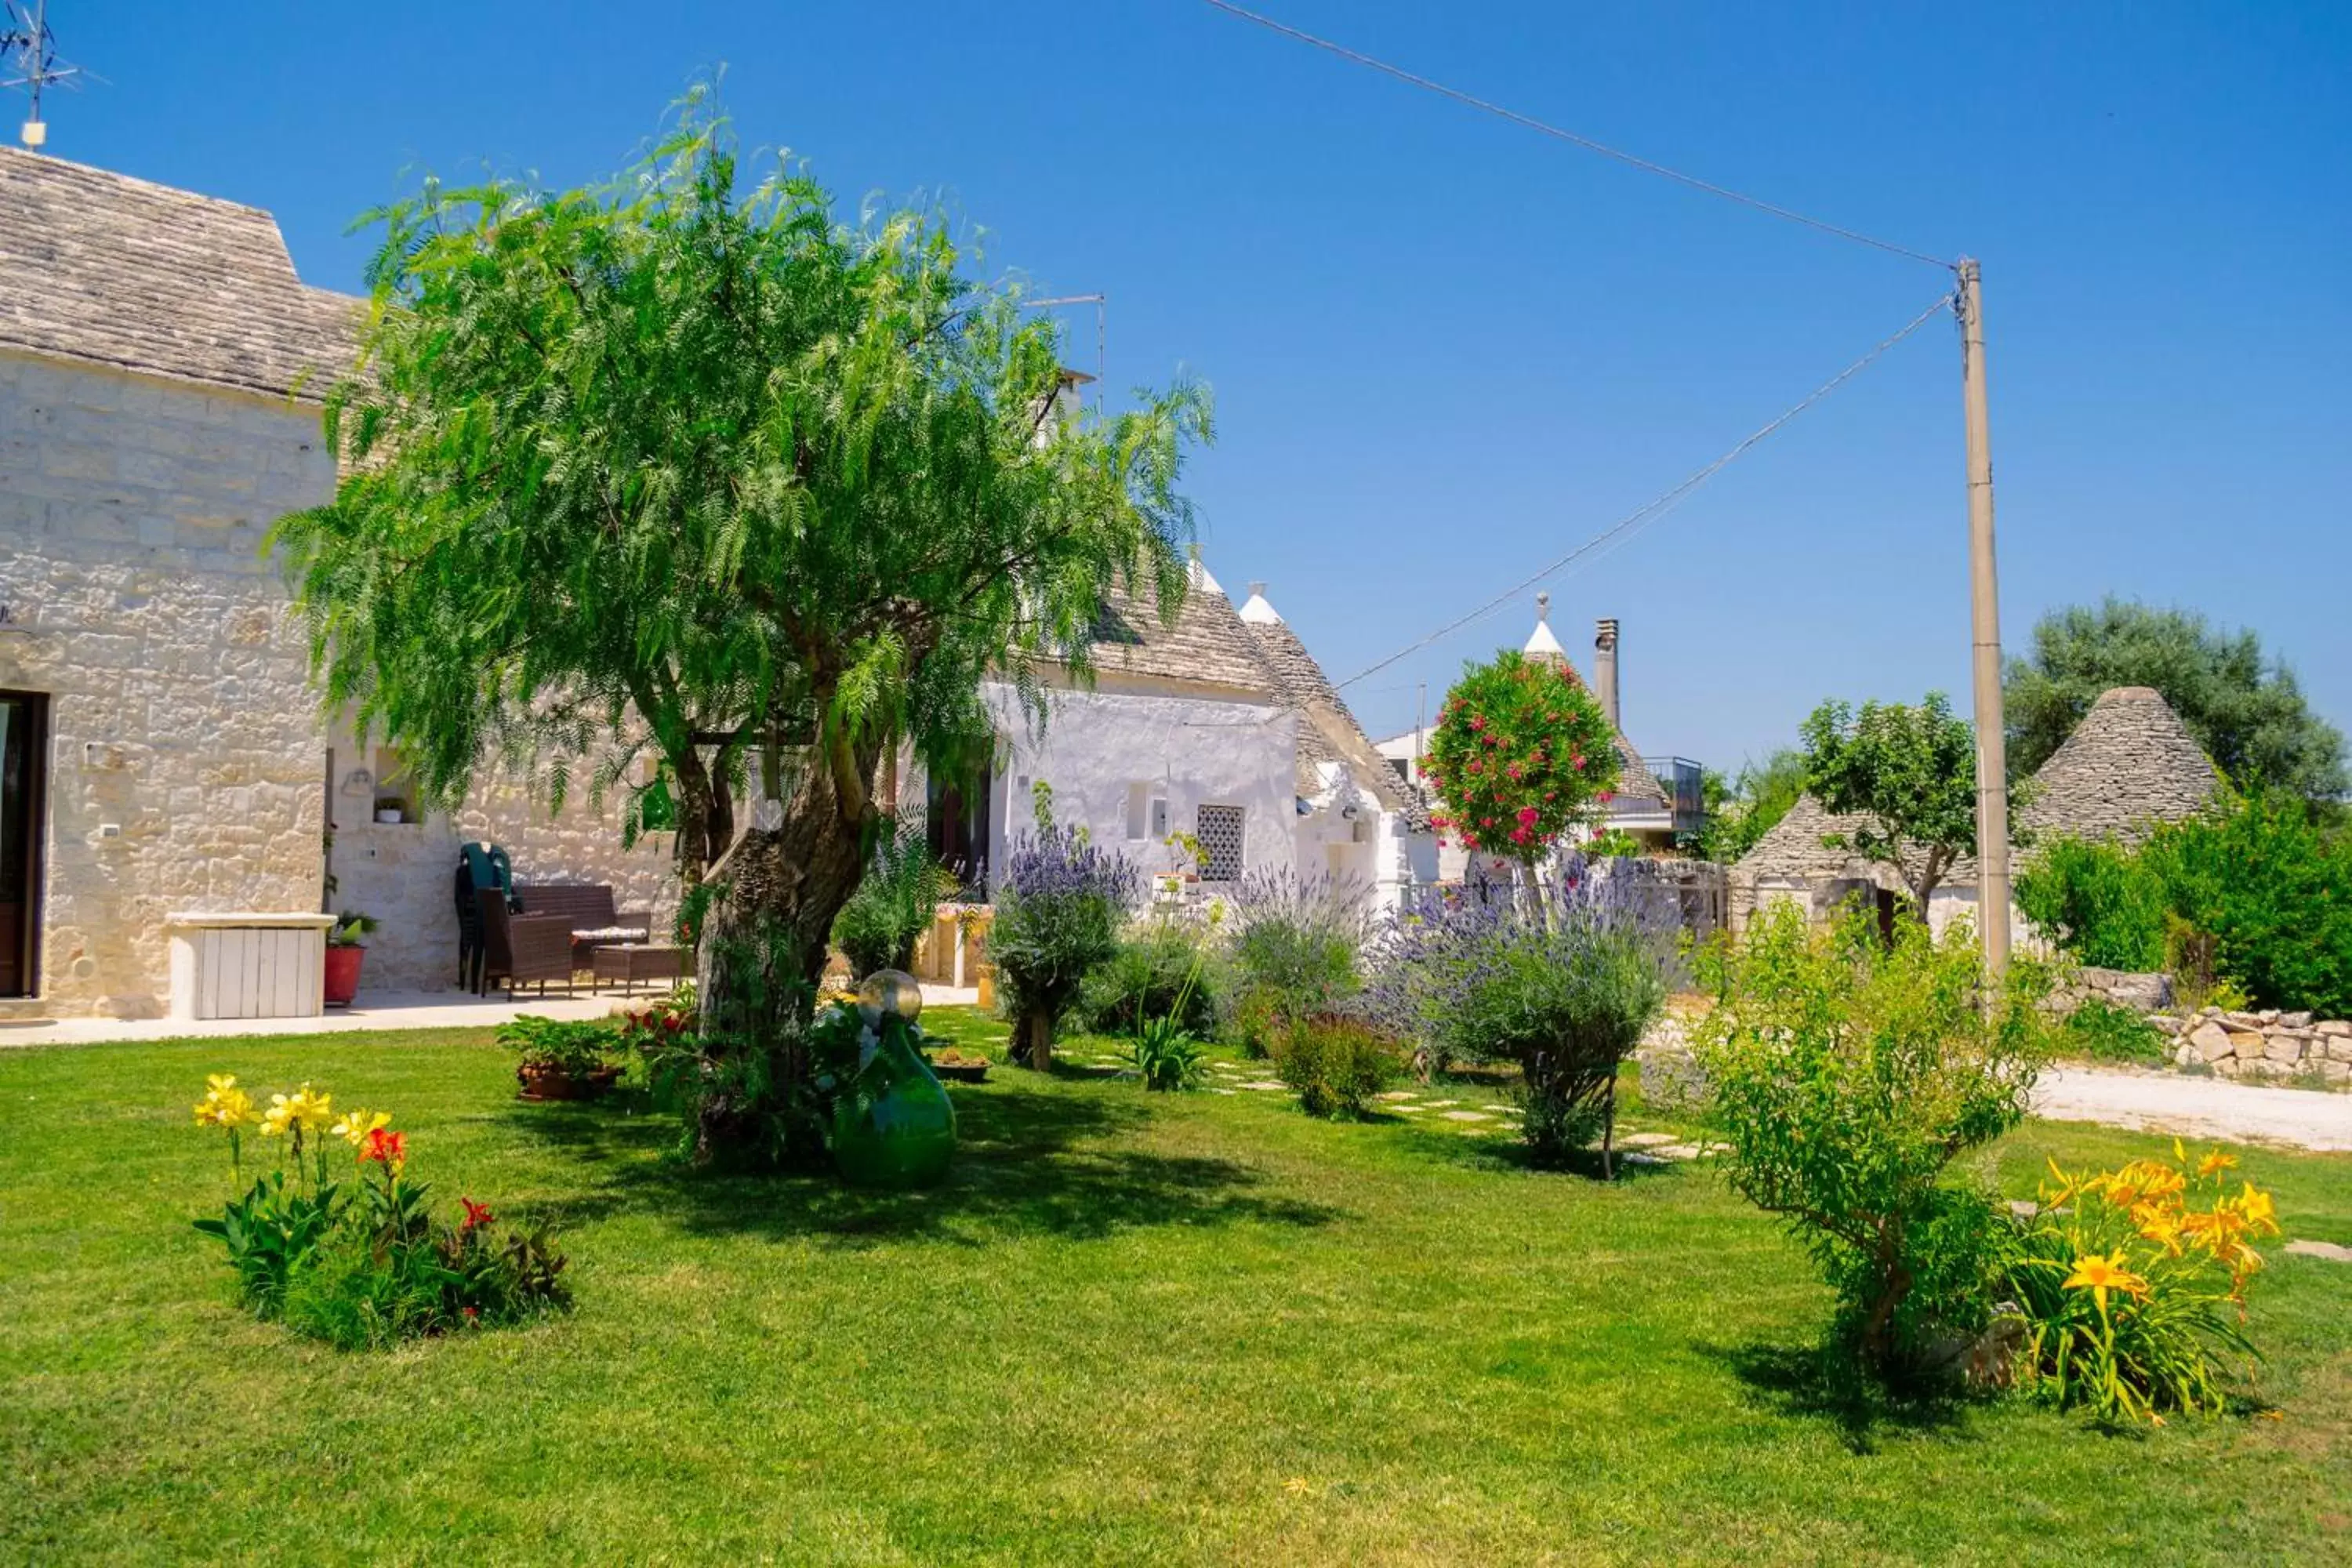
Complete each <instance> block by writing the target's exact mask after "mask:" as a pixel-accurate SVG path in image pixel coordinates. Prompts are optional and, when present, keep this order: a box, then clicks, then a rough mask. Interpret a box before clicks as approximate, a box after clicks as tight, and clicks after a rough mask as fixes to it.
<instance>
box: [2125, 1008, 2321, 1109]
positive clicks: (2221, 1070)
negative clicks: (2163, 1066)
mask: <svg viewBox="0 0 2352 1568" xmlns="http://www.w3.org/2000/svg"><path fill="white" fill-rule="evenodd" d="M2148 1022H2149V1023H2151V1024H2153V1025H2155V1026H2157V1027H2158V1028H2159V1029H2161V1030H2163V1031H2164V1032H2165V1033H2166V1034H2167V1035H2168V1036H2170V1037H2172V1041H2173V1048H2172V1063H2173V1065H2174V1066H2175V1067H2179V1068H2196V1067H2199V1066H2202V1067H2204V1068H2207V1069H2208V1070H2210V1071H2211V1072H2213V1073H2214V1074H2216V1075H2218V1076H2219V1077H2221V1078H2229V1079H2244V1080H2246V1081H2248V1082H2253V1083H2278V1082H2284V1081H2289V1080H2296V1081H2303V1082H2316V1083H2319V1084H2322V1085H2325V1086H2326V1087H2327V1088H2329V1089H2347V1088H2352V1023H2347V1022H2346V1021H2344V1020H2341V1019H2333V1018H2330V1019H2318V1020H2315V1019H2314V1018H2313V1017H2312V1016H2311V1015H2310V1014H2308V1013H2282V1012H2278V1011H2276V1010H2275V1009H2265V1010H2263V1011H2262V1012H2259V1013H2230V1012H2224V1011H2222V1010H2221V1008H2219V1007H2205V1008H2200V1010H2198V1011H2197V1012H2195V1013H2191V1014H2189V1015H2188V1016H2185V1017H2176V1016H2172V1015H2169V1014H2163V1013H2159V1014H2155V1015H2152V1016H2150V1017H2149V1018H2148Z"/></svg>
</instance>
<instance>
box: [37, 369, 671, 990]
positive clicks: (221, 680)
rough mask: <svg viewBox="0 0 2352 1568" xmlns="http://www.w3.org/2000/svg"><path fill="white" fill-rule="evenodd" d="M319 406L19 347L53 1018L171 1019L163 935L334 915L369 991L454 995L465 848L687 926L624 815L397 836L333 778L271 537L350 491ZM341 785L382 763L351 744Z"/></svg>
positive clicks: (659, 858)
mask: <svg viewBox="0 0 2352 1568" xmlns="http://www.w3.org/2000/svg"><path fill="white" fill-rule="evenodd" d="M334 481H335V471H334V464H333V461H332V460H331V458H330V457H329V456H328V454H327V453H326V452H325V451H324V450H323V448H322V447H321V442H320V432H319V415H318V411H317V410H316V409H315V408H311V407H307V406H303V405H289V404H288V403H286V402H285V401H284V400H283V399H278V398H268V397H262V396H258V395H246V394H242V393H236V392H228V391H216V390H213V389H210V388H206V387H203V386H198V385H194V384H189V383H184V382H176V381H168V380H163V379H159V378H153V377H143V376H136V375H131V374H123V373H121V372H115V371H109V370H102V369H99V368H96V367H84V366H79V365H76V364H72V363H66V362H62V361H58V360H52V359H45V358H37V357H32V356H26V355H21V354H16V353H6V352H0V605H5V607H6V616H5V620H0V688H5V689H10V690H23V691H33V692H40V693H46V694H47V697H48V699H49V731H50V745H49V750H48V757H47V761H48V784H49V788H48V812H47V831H46V834H45V837H44V840H43V859H44V867H43V899H42V909H41V932H42V938H41V955H40V966H39V990H40V1004H41V1007H42V1010H43V1011H45V1012H48V1013H52V1014H56V1015H58V1016H77V1015H89V1014H100V1015H113V1016H124V1017H155V1016H162V1015H163V1013H164V1012H165V1011H166V1009H167V1006H168V1003H169V1000H170V969H169V956H168V954H169V950H168V945H167V943H166V941H165V938H164V934H163V921H164V917H165V916H166V915H167V914H169V913H172V912H173V911H176V910H189V909H193V910H211V911H228V910H274V911H299V910H317V909H319V908H320V907H321V904H322V894H323V890H324V878H325V875H326V871H327V864H326V858H325V852H324V847H323V840H322V829H324V828H325V827H326V826H327V825H328V823H329V821H330V817H331V819H332V821H333V823H334V826H335V835H336V837H335V845H334V850H333V856H334V872H335V875H336V878H337V879H338V882H339V884H340V885H339V886H338V888H337V889H336V891H335V894H334V896H333V897H332V899H331V900H326V902H327V903H328V905H329V907H331V908H333V909H338V910H342V909H352V910H365V911H366V912H368V913H370V914H373V915H376V916H378V917H379V918H380V919H382V920H383V921H384V928H383V931H381V932H380V933H379V934H378V935H377V936H376V937H375V938H373V940H372V942H371V943H370V952H369V956H368V960H367V966H366V971H365V974H364V977H363V980H362V987H363V992H364V991H365V990H383V989H410V988H438V987H443V986H447V985H451V984H455V983H456V980H457V914H456V906H455V904H454V902H453V900H452V899H451V892H450V885H451V878H452V874H453V872H454V870H455V868H456V863H457V847H458V846H459V845H460V844H462V843H464V842H466V841H467V840H470V839H479V840H482V841H485V842H499V843H503V844H505V845H506V846H507V847H508V849H509V851H510V852H511V853H512V855H513V857H514V863H515V869H516V872H517V874H518V875H519V876H520V877H521V878H522V879H526V880H534V879H535V880H541V881H555V880H567V881H599V882H611V883H613V884H614V896H615V898H616V899H617V900H618V901H619V902H620V904H621V905H622V906H623V907H625V908H638V909H652V910H656V911H657V914H658V915H659V917H660V918H661V919H663V920H664V921H667V916H668V914H669V912H670V911H671V910H674V908H675V906H676V894H675V883H674V879H673V877H672V875H671V871H670V859H669V849H670V845H669V838H668V836H667V835H659V836H656V837H651V838H649V839H647V840H646V841H645V842H643V843H641V844H640V845H639V846H638V847H637V848H636V849H635V850H634V851H632V852H629V853H627V854H624V853H623V852H622V850H621V848H620V834H619V828H618V824H617V814H616V813H614V812H613V811H610V810H607V811H605V812H602V813H595V812H590V811H589V810H587V809H586V807H585V805H584V803H582V804H579V805H574V806H572V807H571V808H570V809H568V810H567V811H566V812H565V814H564V815H563V816H562V818H560V819H556V820H550V819H549V818H548V816H547V815H546V813H545V812H544V810H543V809H541V808H540V807H538V806H536V805H534V804H533V803H532V801H531V799H530V796H529V795H527V794H526V793H525V792H524V791H523V790H521V789H520V788H519V787H514V786H501V785H498V784H491V785H489V786H488V787H486V788H485V790H484V791H483V792H482V794H481V795H480V797H479V799H478V801H476V802H474V803H469V804H468V805H467V807H466V808H465V809H464V810H462V811H460V812H459V813H458V814H457V817H456V818H455V819H454V820H447V819H438V818H436V819H435V820H433V821H430V822H426V823H422V824H415V823H404V824H400V825H397V826H391V825H383V826H380V825H378V824H376V823H375V822H374V821H373V810H374V805H375V801H374V798H373V790H372V789H369V788H366V787H364V786H362V789H361V791H360V792H359V793H358V794H356V795H350V796H348V797H346V795H344V794H343V793H341V790H340V789H339V788H338V787H337V784H338V783H339V782H340V781H339V780H338V781H337V782H336V783H331V780H330V776H329V757H330V751H329V746H330V737H329V733H328V727H327V726H326V725H325V724H324V723H323V722H322V721H321V720H320V715H319V710H318V700H317V696H316V694H315V693H314V692H313V691H312V690H311V689H310V684H309V679H308V669H309V666H308V656H307V651H306V648H305V645H304V639H303V637H302V635H301V632H300V628H299V626H297V625H296V624H295V623H294V621H293V618H292V616H291V615H290V614H289V608H288V604H287V595H286V591H285V587H284V585H283V583H282V581H281V580H280V578H279V576H278V571H277V568H276V566H275V565H274V564H273V563H271V562H269V561H268V560H267V559H265V558H264V556H263V554H262V542H263V539H264V537H265V536H266V534H267V532H268V529H269V526H270V524H271V523H273V522H275V521H277V519H278V518H279V517H280V516H282V515H283V514H285V513H286V512H289V511H292V510H298V509H299V508H302V507H306V506H312V505H316V504H318V503H319V502H320V501H321V500H325V499H326V498H327V497H328V496H330V495H331V493H332V492H333V488H334ZM335 756H336V765H335V773H337V774H338V775H347V774H348V773H349V772H350V771H351V770H352V768H353V767H354V766H365V765H367V764H366V763H364V761H363V760H362V759H361V758H360V757H359V756H358V755H357V752H356V748H354V747H352V746H351V744H350V742H348V740H345V741H342V742H341V743H340V744H339V745H338V746H337V747H336V752H335ZM330 801H332V802H333V807H334V809H333V811H332V813H330V811H329V809H328V804H329V802H330Z"/></svg>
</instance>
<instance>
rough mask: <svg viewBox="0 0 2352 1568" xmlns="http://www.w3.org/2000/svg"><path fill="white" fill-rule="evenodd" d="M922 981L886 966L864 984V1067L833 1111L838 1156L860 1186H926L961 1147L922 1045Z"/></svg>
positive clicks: (860, 1052) (847, 1176)
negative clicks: (918, 1020) (919, 1042)
mask: <svg viewBox="0 0 2352 1568" xmlns="http://www.w3.org/2000/svg"><path fill="white" fill-rule="evenodd" d="M922 1010H923V992H922V987H921V986H920V985H919V984H917V983H916V981H915V977H914V976H913V975H911V974H903V973H899V972H898V971H897V970H895V969H885V970H882V971H880V972H878V973H875V974H872V975H869V976H867V977H866V983H865V984H863V985H861V986H859V987H858V995H857V1011H858V1016H859V1023H860V1027H859V1030H858V1042H857V1045H858V1049H857V1058H858V1065H857V1070H856V1072H855V1073H854V1074H852V1075H851V1077H850V1079H849V1081H848V1083H846V1084H845V1085H844V1086H843V1089H842V1093H841V1098H840V1100H838V1101H837V1102H836V1103H835V1106H834V1111H833V1159H834V1163H835V1165H837V1166H839V1167H840V1170H841V1174H842V1177H843V1179H844V1180H845V1181H847V1182H848V1183H850V1184H852V1185H854V1186H860V1187H920V1186H927V1185H929V1184H931V1183H933V1182H936V1181H938V1180H939V1179H940V1177H941V1176H942V1175H944V1174H946V1173H947V1168H948V1162H949V1161H950V1159H952V1158H953V1157H954V1155H955V1142H956V1119H955V1106H954V1105H953V1103H951V1102H950V1100H949V1099H948V1091H947V1090H946V1089H944V1088H942V1087H940V1080H939V1079H937V1078H936V1077H934V1076H933V1075H932V1073H931V1069H930V1065H929V1063H927V1062H925V1061H924V1060H923V1058H922V1053H921V1052H919V1051H918V1050H917V1049H916V1048H915V1040H916V1037H917V1036H916V1029H915V1019H916V1017H917V1016H919V1014H920V1013H921V1012H922Z"/></svg>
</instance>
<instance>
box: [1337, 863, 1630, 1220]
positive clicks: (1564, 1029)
mask: <svg viewBox="0 0 2352 1568" xmlns="http://www.w3.org/2000/svg"><path fill="white" fill-rule="evenodd" d="M1523 894H1524V896H1521V897H1517V898H1501V897H1496V898H1493V899H1480V898H1477V897H1475V896H1465V895H1462V894H1458V893H1454V894H1446V893H1439V894H1434V895H1432V896H1431V897H1430V898H1428V899H1426V900H1423V902H1422V903H1421V905H1420V906H1419V907H1417V908H1414V909H1412V910H1404V911H1402V912H1401V913H1400V914H1399V915H1398V916H1397V917H1396V918H1395V919H1394V921H1392V923H1391V928H1390V930H1389V931H1388V932H1387V933H1386V934H1385V937H1384V940H1383V941H1382V942H1381V948H1380V968H1379V971H1378V973H1377V974H1376V976H1375V978H1374V981H1373V984H1372V986H1371V991H1370V1008H1371V1011H1372V1012H1373V1013H1374V1015H1375V1016H1378V1017H1379V1018H1380V1019H1381V1022H1382V1023H1383V1024H1384V1025H1385V1026H1388V1027H1389V1028H1390V1029H1391V1031H1393V1032H1394V1033H1395V1034H1397V1035H1399V1036H1401V1037H1404V1038H1407V1039H1412V1040H1417V1041H1419V1042H1421V1043H1422V1044H1423V1047H1424V1050H1425V1051H1426V1053H1427V1058H1428V1059H1433V1060H1463V1061H1476V1062H1509V1063H1511V1064H1513V1065H1515V1066H1517V1068H1519V1072H1520V1083H1521V1097H1522V1100H1523V1101H1524V1103H1525V1106H1526V1116H1525V1119H1524V1121H1522V1123H1521V1131H1522V1136H1523V1137H1524V1138H1525V1139H1526V1141H1527V1144H1528V1152H1529V1153H1530V1154H1531V1155H1532V1156H1533V1157H1534V1158H1535V1160H1536V1161H1537V1162H1538V1163H1541V1164H1547V1165H1559V1164H1563V1163H1567V1162H1568V1161H1569V1160H1570V1159H1571V1158H1572V1157H1573V1156H1575V1155H1576V1154H1578V1153H1580V1152H1581V1151H1582V1150H1583V1149H1584V1148H1585V1146H1586V1145H1587V1144H1589V1143H1590V1142H1592V1141H1593V1140H1594V1139H1595V1138H1596V1137H1597V1138H1598V1139H1599V1140H1600V1142H1601V1174H1602V1175H1603V1176H1604V1177H1606V1176H1611V1175H1613V1174H1614V1169H1613V1164H1612V1141H1613V1137H1614V1131H1615V1124H1616V1109H1617V1071H1618V1068H1620V1067H1621V1066H1622V1064H1623V1062H1624V1060H1625V1058H1626V1057H1627V1056H1629V1055H1631V1054H1632V1053H1633V1048H1634V1047H1636V1046H1638V1045H1640V1044H1641V1041H1642V1036H1643V1032H1644V1031H1645V1030H1647V1029H1648V1027H1649V1026H1650V1025H1651V1023H1652V1022H1653V1021H1654V1019H1655V1018H1656V1017H1657V1016H1658V1011H1659V1009H1660V1008H1662V1007H1663V1006H1664V1005H1665V999H1666V989H1667V973H1668V970H1669V968H1670V966H1671V964H1672V962H1673V954H1674V938H1673V933H1672V932H1671V931H1668V930H1666V929H1664V928H1663V927H1662V926H1660V925H1659V924H1657V923H1656V922H1655V921H1654V920H1653V919H1652V918H1651V917H1650V914H1649V911H1648V910H1647V908H1646V906H1645V905H1644V904H1643V902H1642V901H1641V900H1640V897H1639V894H1638V892H1637V891H1636V890H1635V889H1634V888H1633V885H1632V884H1631V883H1630V882H1627V881H1621V880H1620V879H1615V878H1608V879H1603V878H1601V877H1596V876H1593V875H1591V873H1590V872H1589V870H1588V868H1586V866H1585V865H1584V863H1583V862H1582V861H1581V860H1580V859H1578V858H1575V857H1570V865H1569V867H1568V868H1567V870H1566V872H1565V873H1564V874H1563V875H1562V876H1561V877H1559V878H1558V879H1545V880H1543V881H1541V882H1538V883H1535V884H1533V885H1532V886H1531V887H1530V888H1528V889H1524V890H1523Z"/></svg>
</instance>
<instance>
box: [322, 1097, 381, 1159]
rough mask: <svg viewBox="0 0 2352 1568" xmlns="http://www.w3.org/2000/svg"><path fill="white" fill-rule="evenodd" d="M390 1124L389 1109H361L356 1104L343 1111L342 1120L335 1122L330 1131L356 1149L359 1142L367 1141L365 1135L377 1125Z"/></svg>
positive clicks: (377, 1126)
mask: <svg viewBox="0 0 2352 1568" xmlns="http://www.w3.org/2000/svg"><path fill="white" fill-rule="evenodd" d="M391 1125H392V1112H391V1111H389V1110H360V1109H359V1108H358V1107H357V1106H354V1107H352V1109H351V1110H346V1111H344V1112H343V1116H342V1120H341V1121H338V1122H336V1123H335V1125H334V1126H333V1128H331V1131H332V1132H333V1133H334V1135H335V1136H336V1137H338V1138H340V1139H341V1140H342V1141H343V1142H346V1143H348V1144H350V1145H351V1146H352V1148H354V1149H356V1148H358V1147H359V1146H360V1145H361V1144H362V1143H364V1142H367V1135H368V1134H369V1133H371V1132H373V1131H375V1130H376V1129H377V1128H379V1127H389V1126H391Z"/></svg>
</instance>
